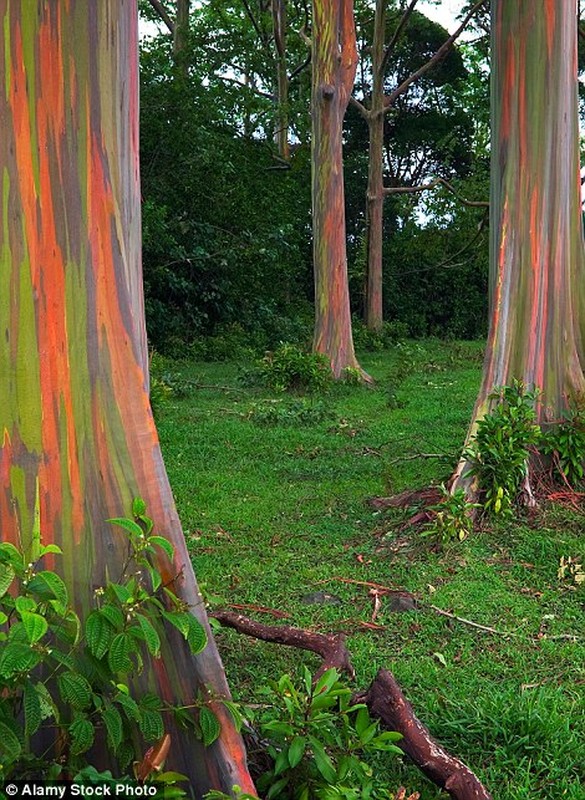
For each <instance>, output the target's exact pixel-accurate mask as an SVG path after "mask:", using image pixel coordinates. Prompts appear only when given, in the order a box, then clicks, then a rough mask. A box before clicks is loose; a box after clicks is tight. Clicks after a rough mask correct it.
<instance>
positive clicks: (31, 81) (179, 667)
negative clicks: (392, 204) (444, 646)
mask: <svg viewBox="0 0 585 800" xmlns="http://www.w3.org/2000/svg"><path fill="white" fill-rule="evenodd" d="M0 20H1V21H2V26H3V31H4V34H3V36H2V37H1V38H0V72H1V81H0V86H1V87H2V89H1V90H0V119H1V120H2V128H1V133H0V171H1V173H2V204H1V222H0V252H1V262H0V263H1V270H0V332H1V335H0V375H1V380H0V430H1V431H2V441H1V446H0V524H1V536H2V539H3V540H5V541H6V540H7V541H12V542H14V543H18V544H21V545H22V546H23V547H24V548H25V549H26V548H30V546H31V543H32V541H33V539H34V538H35V537H38V536H39V535H40V536H41V537H42V540H43V542H44V543H45V544H49V543H56V544H58V545H59V546H60V547H61V548H62V549H63V551H64V555H63V556H62V557H61V556H58V557H54V556H51V557H50V558H46V559H45V566H46V567H48V568H50V569H55V570H57V571H58V572H60V573H61V574H62V575H63V577H64V579H65V580H66V582H67V584H68V587H69V589H70V592H71V595H72V597H73V598H74V602H75V605H76V607H77V610H78V611H79V612H81V613H84V612H86V611H87V609H88V608H89V606H90V603H91V600H92V597H93V593H94V590H95V589H96V588H98V587H100V586H102V585H103V584H104V582H105V581H106V580H108V579H110V580H116V579H117V578H118V575H119V570H120V569H121V564H122V563H123V562H124V558H125V555H126V552H127V542H126V540H125V537H124V535H123V534H121V532H119V531H117V530H116V529H115V528H114V527H113V526H112V525H110V524H108V523H107V522H106V521H105V520H107V519H108V518H110V517H118V516H128V515H129V513H130V509H131V502H132V499H133V498H134V497H137V496H140V497H142V498H144V500H145V501H146V504H147V508H148V513H149V514H150V516H152V517H153V519H154V520H155V523H156V527H157V531H158V532H159V533H160V534H162V535H164V536H166V537H168V538H169V539H170V540H171V541H172V543H173V545H174V547H175V552H176V557H175V562H174V563H173V564H171V563H168V562H165V563H161V564H160V569H161V571H162V574H163V581H168V582H169V584H170V585H171V586H173V587H174V588H175V590H176V592H177V593H178V594H179V595H180V596H181V597H182V598H183V599H184V600H185V602H186V603H188V604H189V606H190V607H191V609H192V611H193V613H194V614H196V616H197V617H198V618H199V619H200V621H201V622H202V623H203V625H204V626H205V628H206V629H207V631H208V634H209V627H208V625H207V620H206V615H205V611H204V607H203V603H202V599H201V595H200V594H199V591H198V588H197V584H196V581H195V576H194V574H193V571H192V567H191V562H190V559H189V555H188V553H187V550H186V547H185V542H184V537H183V535H182V531H181V526H180V523H179V520H178V517H177V513H176V511H175V506H174V503H173V500H172V495H171V491H170V487H169V484H168V480H167V476H166V473H165V469H164V466H163V462H162V458H161V453H160V448H159V444H158V439H157V434H156V430H155V426H154V422H153V418H152V413H151V409H150V404H149V398H148V377H147V347H146V335H145V327H144V315H143V295H142V282H141V277H142V276H141V267H140V185H139V170H138V53H137V48H138V30H137V24H138V15H137V9H136V0H99V2H94V0H49V1H47V0H38V2H33V1H32V0H31V2H26V3H15V2H12V0H0ZM209 638H210V643H209V645H208V646H207V648H206V649H205V650H204V651H203V653H202V654H201V655H200V656H197V657H196V658H193V657H192V656H191V655H190V654H189V653H188V651H187V649H186V647H185V642H184V641H183V639H182V637H180V636H174V635H173V634H172V633H169V635H168V638H167V640H166V642H165V643H164V647H163V657H162V658H161V659H160V660H158V661H156V662H155V665H154V668H153V669H152V670H151V671H150V673H149V671H148V670H146V674H145V676H144V684H145V685H146V684H148V685H149V688H151V689H155V690H156V691H157V692H158V693H159V694H160V695H161V696H162V697H164V698H165V699H166V700H169V701H181V702H185V703H190V702H192V701H193V699H194V697H195V696H196V694H197V691H198V690H199V689H201V688H203V687H206V691H207V692H208V693H209V695H210V696H211V697H217V698H220V697H222V696H226V695H227V693H228V689H227V685H226V681H225V676H224V672H223V668H222V665H221V662H220V659H219V656H218V653H217V651H216V648H215V645H214V643H213V640H212V639H211V636H209ZM214 709H215V710H216V712H217V715H218V716H219V718H220V720H221V722H222V734H221V737H220V740H219V741H218V742H217V744H216V745H214V746H212V747H210V748H204V747H203V746H202V745H201V744H200V743H199V742H197V741H195V740H194V739H190V738H189V737H188V736H187V735H186V734H185V733H184V732H182V731H181V732H179V731H177V730H175V729H173V727H172V725H171V724H170V722H169V724H168V726H167V727H168V731H169V732H170V733H171V735H172V745H171V747H170V754H169V766H172V767H174V768H175V769H178V770H179V771H180V772H184V773H186V774H187V775H189V777H190V779H191V784H192V787H193V791H194V793H195V795H196V796H198V797H201V796H202V795H203V794H204V792H205V791H206V790H207V789H208V788H209V787H212V786H213V787H219V788H223V789H224V790H226V791H228V790H230V789H231V786H232V785H233V784H234V783H239V784H240V785H241V786H242V787H248V790H249V791H253V786H252V784H251V781H250V779H249V777H248V773H247V768H246V761H245V753H244V750H243V747H242V743H241V740H240V738H239V736H238V735H237V734H236V732H235V730H234V727H233V724H232V722H231V718H230V717H229V715H228V714H227V712H226V711H225V710H224V709H223V706H222V705H221V703H214Z"/></svg>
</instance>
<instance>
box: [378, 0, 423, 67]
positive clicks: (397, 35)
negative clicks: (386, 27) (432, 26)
mask: <svg viewBox="0 0 585 800" xmlns="http://www.w3.org/2000/svg"><path fill="white" fill-rule="evenodd" d="M417 3H418V0H412V2H411V4H410V5H409V6H408V8H407V9H406V10H405V12H404V14H403V15H402V17H401V19H400V22H399V23H398V25H397V26H396V30H395V31H394V33H393V35H392V38H391V39H390V41H389V42H388V46H387V47H386V49H385V50H384V57H383V58H382V63H381V64H380V73H381V75H384V73H385V72H386V68H387V67H388V61H389V60H390V56H391V55H392V53H393V52H394V48H395V47H396V43H397V42H398V39H399V38H400V36H401V34H402V31H403V30H404V28H405V26H406V23H407V22H408V19H409V17H410V15H411V14H412V12H413V11H414V7H415V6H416V4H417Z"/></svg>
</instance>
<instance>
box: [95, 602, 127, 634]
mask: <svg viewBox="0 0 585 800" xmlns="http://www.w3.org/2000/svg"><path fill="white" fill-rule="evenodd" d="M99 613H100V614H101V615H102V616H104V617H105V618H106V619H107V620H108V622H109V623H110V624H111V625H113V626H114V628H116V630H117V629H118V628H121V627H122V626H123V625H124V614H123V613H122V609H120V608H118V606H114V605H112V604H111V603H106V604H105V605H104V606H102V608H100V610H99Z"/></svg>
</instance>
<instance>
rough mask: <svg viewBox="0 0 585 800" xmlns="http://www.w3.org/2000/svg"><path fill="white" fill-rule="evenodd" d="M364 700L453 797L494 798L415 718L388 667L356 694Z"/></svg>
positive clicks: (436, 781)
mask: <svg viewBox="0 0 585 800" xmlns="http://www.w3.org/2000/svg"><path fill="white" fill-rule="evenodd" d="M356 700H358V702H362V703H365V704H366V705H367V706H368V708H369V709H370V711H371V713H372V714H373V715H374V716H376V717H378V718H379V719H380V720H381V721H382V722H383V724H384V726H385V727H386V728H388V730H393V731H399V732H400V733H401V734H402V735H403V737H404V738H403V739H401V740H400V741H399V742H397V744H398V746H399V747H400V748H401V749H402V750H404V752H405V753H406V755H408V756H409V757H410V758H411V759H412V760H413V761H414V763H415V764H416V765H417V767H418V768H419V769H420V770H422V772H424V774H425V775H426V776H427V777H428V778H430V779H431V780H432V781H433V782H434V783H436V784H437V786H440V787H441V788H443V789H445V791H446V792H448V793H449V794H450V795H451V797H453V798H454V800H491V795H490V793H489V792H488V791H487V789H486V788H485V786H483V784H482V783H481V781H480V780H479V778H478V777H477V776H476V775H475V774H474V773H473V772H472V771H471V770H470V769H469V767H467V766H466V765H465V764H464V763H463V762H462V761H460V760H459V759H458V758H454V757H453V756H451V755H449V753H447V751H446V750H444V749H443V748H442V747H441V746H440V745H439V744H437V742H436V741H435V740H434V739H433V737H432V736H431V734H430V732H429V730H428V728H426V727H425V726H424V725H423V724H422V722H420V720H419V719H418V718H417V717H416V715H415V713H414V711H413V708H412V706H411V705H410V703H409V702H408V700H407V699H406V698H405V696H404V694H403V693H402V690H401V689H400V686H399V685H398V683H397V682H396V679H395V678H394V676H393V675H392V673H391V672H389V671H388V670H380V671H379V672H378V674H377V675H376V677H375V678H374V681H373V682H372V684H371V686H370V688H369V689H368V691H367V692H365V694H359V695H357V697H356Z"/></svg>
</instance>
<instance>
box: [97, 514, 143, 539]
mask: <svg viewBox="0 0 585 800" xmlns="http://www.w3.org/2000/svg"><path fill="white" fill-rule="evenodd" d="M106 522H109V523H111V524H112V525H117V526H118V527H119V528H122V529H123V530H125V531H126V533H129V534H131V535H132V536H138V537H139V538H142V537H143V536H144V531H143V530H142V528H141V527H140V525H139V524H138V523H137V522H134V520H133V519H127V518H126V517H113V518H112V519H108V520H106Z"/></svg>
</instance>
